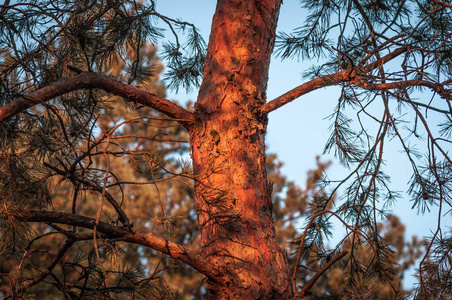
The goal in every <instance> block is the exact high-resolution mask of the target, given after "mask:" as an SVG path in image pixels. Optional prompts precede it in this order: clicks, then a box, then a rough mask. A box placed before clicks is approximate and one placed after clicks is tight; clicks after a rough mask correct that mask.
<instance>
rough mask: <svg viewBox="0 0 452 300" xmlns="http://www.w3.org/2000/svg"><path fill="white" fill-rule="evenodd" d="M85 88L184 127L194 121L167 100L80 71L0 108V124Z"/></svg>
mask: <svg viewBox="0 0 452 300" xmlns="http://www.w3.org/2000/svg"><path fill="white" fill-rule="evenodd" d="M89 88H98V89H101V90H104V91H106V92H108V93H112V94H114V95H118V96H121V97H123V98H125V99H127V100H129V101H132V102H135V103H139V104H141V105H144V106H148V107H151V108H154V109H156V110H158V111H159V112H161V113H164V114H165V115H167V116H168V117H171V118H174V119H177V120H178V121H179V122H180V123H181V124H183V125H184V126H188V125H189V124H190V123H191V122H193V120H194V117H193V114H192V113H190V112H189V111H187V110H185V109H184V108H182V107H180V106H179V105H177V104H174V103H173V102H171V101H169V100H167V99H164V98H161V97H159V96H156V95H154V94H152V93H149V92H146V91H144V90H140V89H138V88H136V87H134V86H131V85H128V84H124V83H121V82H118V81H116V80H114V79H111V78H107V77H105V76H102V75H100V74H97V73H93V72H82V73H80V74H79V75H77V76H74V77H71V78H67V79H63V80H60V81H58V82H55V83H53V84H51V85H49V86H46V87H43V88H41V89H38V90H36V91H34V92H31V93H29V94H27V95H21V96H20V97H19V98H18V99H17V100H15V101H14V102H11V103H8V104H6V105H5V106H2V107H0V122H3V121H5V120H8V119H9V118H11V117H13V116H15V115H17V114H18V113H20V112H22V111H24V110H26V109H29V108H31V107H33V106H34V105H36V104H39V103H41V102H45V101H49V100H50V99H53V98H56V97H58V96H61V95H64V94H67V93H70V92H73V91H76V90H81V89H89Z"/></svg>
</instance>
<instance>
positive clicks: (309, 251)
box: [0, 0, 452, 299]
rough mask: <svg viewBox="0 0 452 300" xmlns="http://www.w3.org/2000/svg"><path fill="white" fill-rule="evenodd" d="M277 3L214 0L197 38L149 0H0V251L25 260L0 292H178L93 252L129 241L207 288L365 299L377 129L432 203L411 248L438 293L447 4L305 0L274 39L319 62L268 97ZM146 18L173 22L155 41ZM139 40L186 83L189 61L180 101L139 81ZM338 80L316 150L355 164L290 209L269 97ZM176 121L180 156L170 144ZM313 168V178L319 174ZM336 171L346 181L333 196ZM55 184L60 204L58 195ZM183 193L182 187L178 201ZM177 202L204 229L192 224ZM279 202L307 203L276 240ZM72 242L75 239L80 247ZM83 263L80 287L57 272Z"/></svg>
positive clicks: (377, 205)
mask: <svg viewBox="0 0 452 300" xmlns="http://www.w3.org/2000/svg"><path fill="white" fill-rule="evenodd" d="M280 5H281V2H280V1H270V0H268V1H246V2H243V1H233V0H228V1H226V0H220V1H218V3H217V9H216V13H215V16H214V18H213V21H212V32H211V36H210V40H209V45H208V46H207V48H206V47H205V43H204V41H203V40H202V38H201V37H200V35H199V34H198V33H197V31H196V28H195V27H194V26H193V25H192V24H189V23H186V22H184V21H180V20H177V19H173V18H169V17H167V16H163V15H161V14H159V13H158V11H157V10H156V4H155V2H154V1H149V2H145V3H138V2H135V1H107V2H105V3H104V2H97V1H93V2H91V1H85V2H83V3H80V2H79V1H57V2H55V1H52V2H46V1H39V2H30V3H28V2H20V3H10V2H9V1H6V2H5V3H4V4H3V5H2V6H1V7H0V16H1V18H0V22H1V24H2V28H3V29H4V30H2V32H1V33H0V43H1V44H0V45H1V50H2V53H1V55H2V56H1V58H0V61H1V72H2V73H1V93H2V99H1V105H3V106H2V107H0V122H1V130H2V132H1V136H2V146H1V147H2V152H1V156H2V160H1V166H0V168H1V170H2V175H0V182H1V183H0V185H1V186H0V187H1V191H2V194H1V199H0V200H1V201H2V203H1V204H2V205H1V207H2V208H1V230H2V237H3V238H2V243H1V250H2V256H3V257H6V255H9V256H8V259H9V261H8V262H12V263H13V262H14V259H15V260H16V261H17V264H18V266H19V267H12V268H10V269H9V270H8V274H5V276H3V277H2V280H3V281H5V282H7V283H8V286H9V287H10V290H9V293H10V294H12V295H13V296H14V297H21V296H22V295H24V293H25V294H26V292H27V290H28V289H29V288H31V287H32V286H35V285H36V284H38V283H39V284H44V283H48V284H51V285H53V286H55V287H56V288H57V289H59V290H60V291H62V293H63V294H64V295H65V297H66V298H76V297H81V298H89V297H95V298H101V297H105V298H108V297H110V294H111V293H120V292H128V293H129V295H131V296H133V297H137V298H138V297H147V298H162V297H167V298H168V297H172V296H173V294H172V293H171V292H169V289H168V288H167V285H166V283H164V282H163V281H162V280H161V276H159V273H160V272H161V270H162V268H163V269H166V268H167V266H168V264H167V263H165V262H162V264H161V265H158V266H157V267H153V268H152V270H153V271H152V272H150V270H149V268H148V269H146V270H145V271H144V272H142V273H141V274H139V272H137V269H136V268H134V267H132V268H128V269H127V268H126V267H127V266H121V264H120V263H116V262H117V261H116V262H115V261H114V259H113V260H111V259H110V260H107V258H108V257H110V258H111V257H116V256H114V255H113V256H112V253H115V252H119V251H121V250H120V249H119V248H118V245H121V246H122V248H123V249H125V250H124V251H125V255H126V256H127V253H129V254H130V253H132V255H133V253H139V254H140V257H141V258H142V259H141V261H139V262H138V264H148V263H149V264H151V265H152V264H153V262H154V261H155V260H154V259H149V258H150V257H151V254H155V253H156V251H157V252H160V253H163V254H167V255H169V256H170V257H172V258H174V259H176V260H179V261H180V262H183V263H185V264H187V265H189V266H191V267H193V268H194V269H196V270H197V271H198V272H199V273H201V274H203V275H204V276H206V278H207V280H206V283H207V285H206V287H207V288H208V289H209V290H210V296H211V297H212V298H218V299H223V298H224V299H287V298H289V297H292V296H293V297H295V298H301V297H303V296H305V295H306V294H307V293H308V292H311V293H314V294H315V293H324V294H326V295H328V294H334V295H336V296H337V297H346V298H353V297H356V298H362V297H368V296H369V295H373V296H375V295H377V290H378V288H379V287H380V286H381V285H385V286H388V285H389V286H391V291H390V293H394V294H399V295H401V294H402V293H401V291H400V288H399V286H398V285H397V280H396V278H395V274H397V272H398V271H399V269H398V268H397V265H396V262H397V261H399V260H398V258H397V257H396V256H394V248H391V247H390V246H389V244H388V242H387V241H386V240H385V239H384V238H383V236H384V235H385V231H384V230H383V229H382V225H379V223H378V220H379V219H382V220H385V219H386V218H387V216H388V214H387V211H388V207H390V206H391V205H392V203H394V201H396V199H397V196H398V194H397V193H396V192H394V191H392V190H391V188H390V186H389V177H388V175H386V174H385V173H384V172H383V171H384V155H383V152H384V151H383V150H384V149H385V145H386V144H387V143H388V140H390V139H392V140H396V141H398V143H399V146H400V148H401V149H402V150H403V151H404V152H405V153H406V156H407V159H408V160H409V161H410V163H411V164H412V167H413V177H412V184H411V186H410V188H409V189H408V192H409V193H410V195H411V196H412V198H413V204H414V205H413V208H417V209H418V211H420V212H423V211H425V210H426V209H429V207H430V206H432V205H438V206H439V208H440V209H439V216H438V226H437V229H436V231H435V232H434V233H433V236H432V237H431V239H430V240H429V241H428V245H427V251H426V254H425V256H424V257H423V259H422V261H421V263H420V265H419V278H420V284H419V288H418V290H417V291H416V294H415V297H417V298H426V297H446V296H447V295H450V294H451V291H450V287H451V286H452V285H451V284H450V276H449V275H450V271H451V265H450V255H451V251H450V249H451V247H450V233H448V232H446V231H444V229H443V227H442V226H443V225H442V223H441V221H442V218H443V213H444V212H445V211H447V210H448V207H449V206H450V202H451V199H450V176H449V174H450V167H451V160H450V158H449V156H448V152H447V146H448V145H450V129H451V128H452V126H451V124H452V122H451V118H450V115H451V111H452V109H451V106H450V98H451V91H450V89H449V88H450V84H451V81H450V59H451V57H452V55H451V44H450V34H449V32H450V30H449V29H450V24H451V22H450V14H449V13H448V12H449V11H450V9H451V4H449V2H447V1H446V2H441V1H439V0H433V1H396V2H391V3H389V2H387V1H370V2H369V1H358V0H352V1H322V2H318V1H303V2H302V5H303V6H304V7H305V9H306V10H305V12H306V16H307V18H306V21H305V23H304V24H301V25H302V27H300V28H299V29H298V30H296V31H295V32H294V33H293V34H280V36H279V39H278V40H277V48H276V50H277V53H279V54H280V55H281V56H282V57H283V58H289V57H294V56H299V57H301V58H303V59H309V58H319V57H322V56H323V57H324V58H325V60H322V61H321V62H320V63H319V66H318V67H314V68H312V70H308V72H306V75H307V76H308V77H309V76H310V77H311V78H310V79H309V80H308V81H307V82H305V83H303V84H302V85H300V86H298V87H296V88H295V89H293V90H291V91H289V92H288V93H286V94H284V95H282V96H281V97H278V98H276V99H274V100H272V101H266V96H265V90H266V84H267V77H268V75H267V74H268V66H269V62H270V54H271V53H272V50H273V44H274V41H275V36H276V34H275V29H276V21H277V18H278V13H279V7H280ZM359 20H363V22H362V21H359ZM157 22H160V24H164V25H165V26H167V28H169V29H170V32H171V33H173V34H174V37H173V38H172V39H169V40H167V39H165V36H164V34H163V32H162V31H161V30H160V29H159V27H158V26H157ZM183 37H185V38H183ZM333 38H334V40H333ZM146 42H151V43H153V44H155V45H157V46H160V47H161V48H162V49H163V59H164V60H165V62H166V63H167V67H168V71H167V73H166V75H165V82H166V84H167V86H168V87H170V88H174V89H177V88H179V87H182V88H187V89H189V88H191V87H192V86H193V85H197V84H199V83H200V80H201V78H202V83H201V84H200V89H199V94H198V99H197V101H196V102H195V104H194V109H193V110H191V109H184V108H182V107H181V106H179V105H177V104H176V103H173V102H170V101H168V100H166V99H164V98H163V97H162V96H163V95H162V96H159V95H156V94H153V93H151V92H156V91H155V90H153V89H152V88H151V87H149V86H147V85H145V83H146V80H148V79H149V78H152V76H150V75H151V73H150V71H152V68H150V66H151V67H152V66H153V64H152V62H151V64H150V65H149V64H147V62H146V59H142V58H144V57H145V56H146V55H145V53H144V52H143V48H145V47H146ZM151 57H152V55H151V56H148V59H149V58H151ZM121 61H124V62H126V63H125V66H124V68H123V69H124V70H125V72H124V74H122V73H121V74H118V72H117V71H118V70H117V69H115V67H114V66H115V65H116V66H117V65H119V64H120V62H121ZM127 61H129V63H127ZM388 65H389V66H390V67H388ZM154 68H155V67H154ZM154 71H155V70H154ZM119 75H121V76H119ZM118 76H119V77H118ZM62 78H64V79H62ZM334 85H336V86H340V87H342V92H341V93H340V95H339V99H338V104H337V107H336V109H335V111H334V112H333V114H332V115H331V119H332V121H333V124H332V130H331V138H330V139H329V141H328V143H327V145H326V148H325V150H326V151H333V152H334V153H335V154H336V155H337V157H338V158H339V159H340V160H341V162H342V163H343V164H344V165H346V166H348V167H349V168H350V171H351V172H350V175H349V176H347V177H346V178H345V179H343V180H340V181H338V182H335V181H331V180H327V179H324V180H323V183H322V184H335V185H334V186H333V187H331V188H330V189H331V191H332V193H328V194H327V191H329V190H328V189H326V190H323V191H317V190H316V191H313V190H312V189H311V190H309V189H308V190H309V191H310V192H308V193H307V195H308V197H307V199H306V198H304V199H303V197H299V198H298V199H299V200H297V201H301V203H302V204H303V201H304V203H307V204H309V206H308V207H305V206H304V205H300V206H299V207H297V210H298V211H297V210H295V209H294V208H295V207H296V205H297V204H296V203H299V202H297V201H294V202H293V201H292V199H291V198H290V197H287V198H286V199H284V200H285V202H284V204H282V203H281V201H278V199H274V200H273V201H272V192H273V189H274V185H272V184H271V183H270V182H268V180H267V173H266V163H267V162H266V157H265V143H264V135H265V131H266V124H267V115H268V114H269V113H270V112H272V111H274V110H276V109H277V108H279V107H281V106H283V105H285V104H287V103H289V102H291V101H293V100H295V99H296V98H298V97H300V96H302V95H304V94H306V93H308V92H310V91H313V90H315V89H318V88H321V87H327V86H334ZM415 88H429V89H430V90H432V91H433V92H432V93H429V99H428V100H425V99H424V98H421V99H420V100H413V99H414V97H418V96H419V95H421V96H422V94H417V93H416V89H415ZM107 93H108V94H107ZM109 94H114V95H116V96H120V97H123V98H125V99H126V101H127V103H128V104H129V105H130V106H131V107H132V108H134V109H136V114H134V115H133V116H129V112H128V111H126V110H124V109H120V107H121V106H118V105H117V104H115V105H112V104H111V101H115V103H116V102H118V99H117V98H114V97H110V96H108V95H109ZM113 109H114V110H113ZM150 109H153V110H150ZM154 110H155V111H158V112H159V113H161V114H162V115H159V114H158V113H157V112H155V111H154ZM354 111H355V112H354ZM116 113H118V114H120V115H119V116H118V115H116ZM430 114H438V115H439V116H441V118H442V121H440V123H438V122H437V118H436V117H435V118H434V119H433V124H434V125H437V124H439V125H440V130H439V131H438V132H436V131H435V130H434V127H433V126H432V124H430V123H431V122H432V118H428V116H429V115H430ZM103 115H106V116H107V117H106V118H105V119H103V118H102V116H103ZM162 116H163V117H162ZM410 121H411V122H410ZM406 122H410V123H408V126H406V125H405V123H406ZM365 124H369V125H365ZM180 126H182V127H184V129H182V127H180ZM404 126H406V127H404ZM165 135H171V136H174V137H175V138H174V139H173V138H171V139H170V140H168V139H165ZM187 135H188V137H189V142H190V155H191V159H192V164H193V170H192V168H191V167H190V166H189V165H188V164H187V163H184V162H181V161H179V162H178V161H177V160H175V159H174V158H175V156H174V154H172V153H171V152H172V151H173V150H178V149H180V148H179V142H182V141H187V140H186V138H187ZM409 136H412V139H411V141H412V142H409V141H408V140H407V137H409ZM424 137H425V142H426V143H425V145H426V146H425V147H424V148H425V149H426V151H425V152H424V156H423V155H422V154H419V152H417V150H416V149H415V147H414V146H413V145H415V146H417V147H422V145H424V140H423V138H424ZM156 142H158V143H161V144H160V146H159V147H154V146H153V143H156ZM411 143H412V144H411ZM148 148H150V149H148ZM424 148H421V149H424ZM182 151H184V150H182ZM170 153H171V154H170ZM424 158H425V160H424ZM126 164H130V166H133V168H131V167H125V165H126ZM323 168H324V167H323ZM319 169H320V170H322V166H321V165H319ZM314 173H315V172H314ZM312 176H314V175H312ZM314 177H315V178H316V179H315V180H313V181H311V183H312V182H316V181H317V180H319V179H320V176H318V175H315V176H314ZM317 178H318V179H317ZM131 180H134V181H131ZM170 180H173V182H170ZM59 185H69V186H71V188H72V192H71V194H69V193H66V195H58V193H57V192H56V191H58V190H57V187H58V186H59ZM151 187H152V189H151ZM342 187H345V192H344V193H343V194H341V195H339V196H338V197H336V196H334V195H335V194H336V191H340V188H342ZM62 190H64V189H62ZM65 190H66V191H67V190H68V188H65ZM135 191H136V192H137V196H135V195H134V194H132V192H135ZM288 191H290V192H292V193H295V195H296V191H297V189H296V188H295V187H294V186H292V187H291V186H290V184H288ZM175 194H178V195H175ZM273 196H274V195H273ZM289 196H290V195H289ZM297 196H298V195H297ZM58 197H63V198H65V200H66V201H67V202H66V203H64V202H63V203H62V205H61V206H60V207H57V206H53V207H52V204H53V203H56V202H55V200H56V198H58ZM137 197H138V198H137ZM172 197H175V198H172ZM88 198H89V201H86V202H85V200H84V199H88ZM177 198H179V199H184V201H182V202H181V201H178V202H172V199H177ZM300 199H301V200H300ZM193 200H194V202H193ZM93 201H97V204H96V206H93V205H92V203H94V202H93ZM60 202H61V201H60ZM64 204H65V205H64ZM134 204H136V206H134ZM277 206H279V212H278V211H277V210H274V207H277ZM191 208H194V209H195V211H196V218H197V224H198V226H199V232H200V238H199V237H198V236H197V235H195V236H191V235H190V233H193V232H194V231H193V230H192V228H193V227H192V226H193V224H194V223H195V222H194V221H190V220H194V218H195V215H194V214H193V213H192V210H191ZM273 211H274V212H275V214H274V215H272V212H273ZM294 211H295V212H294ZM278 213H279V214H280V215H283V217H282V220H284V218H288V220H290V219H291V218H295V217H300V218H305V226H304V227H303V228H302V229H301V230H300V232H299V235H298V236H297V238H296V239H295V240H294V242H295V243H294V245H296V247H295V249H294V250H295V251H294V254H293V257H292V256H291V257H290V258H289V257H288V255H287V254H286V252H285V251H284V250H283V248H282V247H281V246H280V242H279V241H278V238H277V235H276V231H275V226H274V224H277V222H278V219H277V218H276V216H277V215H278ZM175 216H178V217H180V218H175ZM305 216H306V217H305ZM332 218H335V219H337V220H339V221H340V222H341V223H342V224H343V225H344V227H345V230H346V235H345V236H344V239H343V240H342V242H341V243H339V244H338V245H337V246H336V247H335V248H334V249H328V247H327V244H326V240H325V238H327V237H328V236H329V235H330V228H331V219H332ZM391 218H392V219H391V220H393V221H394V219H393V217H391ZM135 220H137V223H136V225H135ZM279 220H281V218H280V219H279ZM33 222H42V223H41V224H42V225H40V226H41V227H40V228H39V226H38V229H39V230H38V232H33V231H32V230H31V227H30V225H29V223H33ZM394 222H395V221H394ZM175 224H176V225H179V226H174V225H175ZM395 224H397V222H395ZM138 226H139V227H138ZM173 227H180V228H181V232H182V234H181V233H180V232H179V233H178V234H175V233H174V231H173ZM396 227H397V226H396ZM281 228H283V229H284V231H285V234H286V235H287V236H288V237H289V236H290V235H292V236H293V235H294V234H296V231H292V232H291V228H290V226H287V227H285V225H284V224H283V223H281ZM188 229H189V230H188ZM184 230H187V231H186V232H185V234H183V232H184ZM382 230H383V231H382ZM35 234H37V235H35ZM53 236H56V237H58V238H59V239H60V245H61V246H60V248H59V249H58V250H57V251H50V250H49V248H45V247H44V246H45V245H46V244H45V243H41V244H42V245H43V247H41V249H34V248H33V249H32V246H33V245H38V243H36V244H35V242H37V241H39V240H41V241H45V239H47V238H49V237H52V238H53ZM35 237H36V238H35ZM386 238H387V239H390V238H391V234H389V231H388V232H386ZM198 243H199V244H200V247H199V246H198V247H197V245H199V244H198ZM394 246H395V245H394ZM84 247H86V248H84ZM134 247H135V248H134ZM83 248H84V249H83ZM79 249H81V250H80V251H78V250H79ZM89 249H92V250H89ZM128 251H130V252H128ZM401 251H403V250H402V249H400V248H399V249H398V254H399V255H400V254H401ZM82 252H85V253H88V254H87V256H83V257H80V256H79V257H77V255H75V253H82ZM73 254H74V255H73ZM69 257H72V258H71V259H69ZM413 257H416V254H414V255H413ZM45 258H48V262H47V263H44V262H45ZM143 259H148V261H144V260H143ZM341 260H342V263H343V266H342V267H343V271H341V272H344V273H343V274H345V276H344V278H345V281H344V282H343V284H340V286H341V287H343V288H341V289H338V290H337V291H331V292H327V291H325V290H322V288H321V281H319V279H318V278H319V277H321V276H322V275H324V271H325V270H327V269H330V270H334V269H332V268H336V267H337V265H338V261H341ZM124 261H129V260H124ZM60 262H61V263H62V267H61V271H58V272H60V273H57V271H56V268H55V267H56V266H57V265H58V263H60ZM289 262H290V263H291V268H290V269H289ZM41 263H42V264H41ZM5 264H7V263H5ZM23 264H26V265H27V266H29V267H30V268H31V269H30V268H26V267H22V265H23ZM154 266H155V263H154ZM301 266H304V267H305V268H304V269H303V270H301V269H302V268H301ZM3 267H4V265H3V264H2V268H3ZM306 267H307V268H306ZM314 267H315V268H314ZM5 268H8V266H6V267H5ZM289 270H290V272H289ZM306 270H307V271H306ZM65 272H67V275H68V276H67V277H65ZM78 275H80V277H79V278H78V279H77V281H80V282H81V283H80V285H78V284H73V283H70V281H71V280H72V279H75V278H76V277H77V276H78ZM61 278H63V279H61ZM298 284H300V285H301V286H298ZM316 284H317V285H318V288H317V291H316V288H314V286H315V285H316ZM319 290H320V291H321V292H319Z"/></svg>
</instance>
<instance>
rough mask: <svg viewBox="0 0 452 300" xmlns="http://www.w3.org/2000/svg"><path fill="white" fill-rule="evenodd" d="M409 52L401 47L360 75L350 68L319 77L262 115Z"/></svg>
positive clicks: (264, 109) (266, 108) (278, 100)
mask: <svg viewBox="0 0 452 300" xmlns="http://www.w3.org/2000/svg"><path fill="white" fill-rule="evenodd" d="M407 50H408V48H407V47H400V48H397V49H395V50H394V51H392V52H391V53H389V54H387V55H386V56H384V57H382V58H381V59H379V60H377V61H374V62H372V63H370V64H368V65H367V66H365V67H362V68H359V71H360V74H356V72H355V71H357V70H355V68H349V69H346V70H343V71H340V72H337V73H334V74H330V75H325V76H322V77H317V78H315V79H313V80H311V81H308V82H306V83H303V84H302V85H300V86H298V87H296V88H294V89H292V90H290V91H289V92H287V93H285V94H284V95H282V96H279V97H278V98H276V99H274V100H272V101H270V102H268V103H266V104H264V105H263V106H262V107H261V113H262V114H268V113H269V112H271V111H274V110H276V109H278V108H280V107H281V106H283V105H286V104H287V103H290V102H292V101H293V100H295V99H297V98H299V97H300V96H303V95H304V94H307V93H309V92H312V91H315V90H317V89H319V88H322V87H327V86H333V85H336V84H339V83H343V82H349V81H352V80H354V79H356V78H361V77H363V78H364V77H365V76H364V75H361V74H366V73H369V72H371V71H373V70H375V69H377V68H379V67H380V66H382V65H383V64H385V63H387V62H388V61H390V60H392V59H394V58H396V57H397V56H399V55H400V54H402V53H404V52H406V51H407Z"/></svg>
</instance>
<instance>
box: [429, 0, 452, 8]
mask: <svg viewBox="0 0 452 300" xmlns="http://www.w3.org/2000/svg"><path fill="white" fill-rule="evenodd" d="M433 2H435V3H436V4H439V5H441V6H443V7H452V4H447V3H446V2H441V1H439V0H433Z"/></svg>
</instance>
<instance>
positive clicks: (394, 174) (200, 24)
mask: <svg viewBox="0 0 452 300" xmlns="http://www.w3.org/2000/svg"><path fill="white" fill-rule="evenodd" d="M215 5H216V1H213V0H190V1H188V0H165V1H157V10H158V11H159V12H160V13H162V14H164V15H167V16H170V17H173V18H181V19H183V20H184V21H188V22H191V23H194V24H195V25H196V27H197V28H199V30H200V32H201V34H202V35H203V37H204V39H205V40H206V42H207V41H208V35H209V31H210V24H211V20H212V16H213V13H214V11H215ZM303 20H304V14H303V11H302V9H301V8H300V4H299V1H295V0H286V1H284V4H283V6H282V9H281V15H280V18H279V23H278V31H286V32H290V31H292V30H293V29H294V28H296V27H298V26H301V24H302V22H303ZM314 63H315V61H311V62H300V61H297V60H296V59H295V60H285V61H281V59H280V58H278V57H275V56H273V57H272V63H271V66H270V74H269V83H268V90H267V98H268V100H272V99H274V98H276V97H278V96H280V95H282V94H283V93H285V92H287V91H289V90H290V89H292V88H294V87H296V86H298V85H300V84H301V83H303V80H302V78H301V73H302V72H303V70H305V69H306V68H308V67H309V66H311V65H312V64H314ZM339 91H340V90H339V88H337V87H336V88H335V87H332V88H326V89H321V90H317V91H314V92H312V93H309V94H307V95H305V96H303V97H302V98H299V99H297V100H295V101H294V102H293V103H290V104H288V105H286V106H284V107H282V108H280V109H279V110H277V111H275V112H272V113H271V114H270V115H269V126H268V134H267V138H266V140H267V146H268V150H269V152H272V153H277V154H278V157H279V159H280V160H281V161H282V162H284V167H283V174H285V175H286V176H287V177H288V178H289V179H290V180H294V181H295V182H296V183H297V184H298V185H300V186H302V187H303V186H304V183H305V180H306V172H307V171H308V170H309V169H313V168H315V157H316V156H317V155H320V154H321V153H322V152H323V148H324V145H325V143H326V141H327V139H328V137H329V134H330V133H329V130H328V127H329V125H330V121H329V120H327V119H325V118H326V117H327V116H328V115H330V114H331V113H332V112H333V109H334V107H335V105H336V102H337V99H338V96H339ZM168 97H169V98H170V99H177V100H179V101H182V102H183V101H187V100H192V101H194V100H196V91H194V92H193V93H191V94H188V95H187V94H185V93H181V92H179V94H174V93H171V92H169V93H168ZM433 117H434V116H433ZM369 126H372V125H369ZM387 146H389V147H388V149H386V150H385V151H387V152H386V153H385V154H386V155H387V158H388V161H387V164H386V170H387V171H388V173H389V175H390V176H391V179H392V183H391V186H392V187H393V188H394V189H395V190H398V191H401V192H403V193H405V192H406V190H407V187H408V180H409V179H410V176H411V172H412V171H411V167H410V165H409V163H408V161H407V160H406V159H405V156H404V154H401V153H399V152H398V150H397V149H395V148H394V147H391V146H392V145H391V143H389V145H387ZM451 150H452V149H451ZM322 159H323V160H332V161H333V165H332V166H331V167H330V169H329V172H328V174H329V177H330V178H331V179H334V178H336V179H338V178H340V176H343V175H345V174H346V170H344V169H343V167H342V166H340V165H339V163H338V162H337V161H336V160H334V158H333V157H332V156H322ZM411 206H412V203H410V202H409V199H408V198H407V197H404V198H403V199H401V200H400V201H399V202H398V203H397V205H396V206H395V207H394V208H393V211H394V213H395V214H396V215H398V216H399V217H400V218H401V220H402V222H403V223H404V224H405V225H406V233H405V234H406V238H408V239H409V238H410V237H411V236H412V235H418V236H419V237H423V236H428V235H430V233H431V231H432V230H433V229H434V228H436V225H437V223H436V222H437V211H435V210H432V212H431V213H430V214H426V215H424V216H422V215H418V214H417V213H416V210H411ZM445 221H448V224H447V223H446V224H444V223H443V224H444V225H446V226H447V225H448V226H452V222H451V218H448V219H447V220H445ZM333 242H334V241H333ZM414 282H415V280H414V278H411V279H410V278H408V279H406V280H405V285H406V286H407V287H410V286H411V285H412V284H413V283H414Z"/></svg>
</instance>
